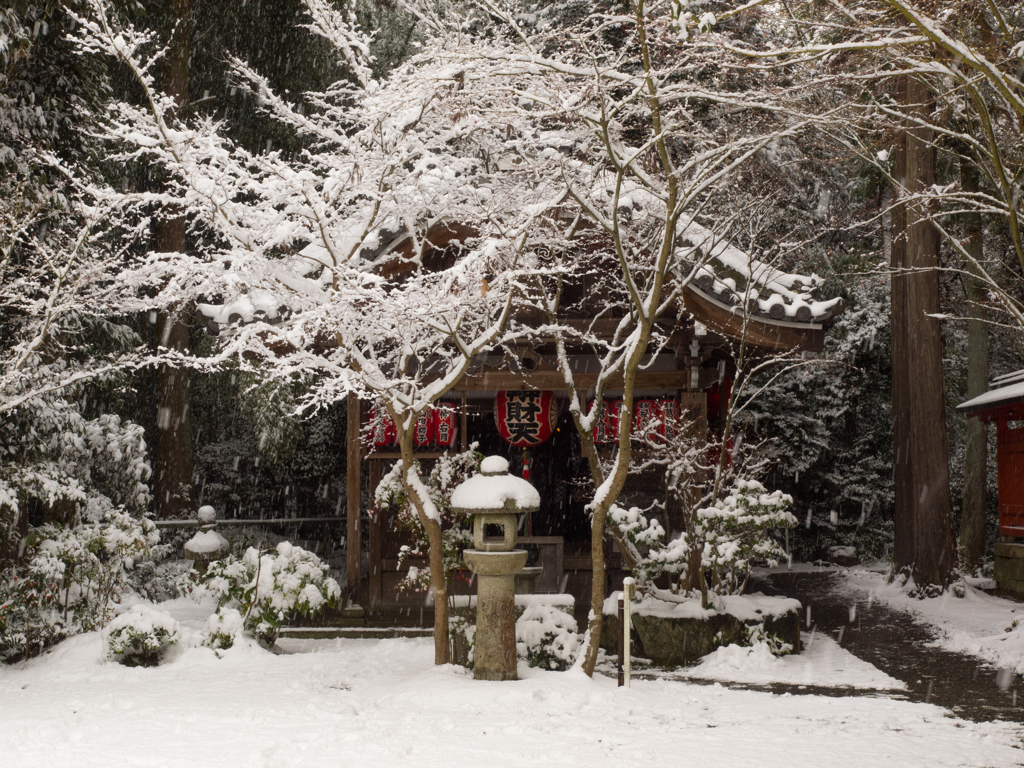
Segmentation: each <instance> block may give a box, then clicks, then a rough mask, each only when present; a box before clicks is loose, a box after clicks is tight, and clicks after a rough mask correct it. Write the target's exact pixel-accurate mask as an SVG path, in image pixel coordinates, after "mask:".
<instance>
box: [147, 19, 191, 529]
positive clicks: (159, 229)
mask: <svg viewBox="0 0 1024 768" xmlns="http://www.w3.org/2000/svg"><path fill="white" fill-rule="evenodd" d="M167 13H168V17H169V20H170V24H171V25H172V28H173V32H172V35H171V42H170V45H169V47H168V50H167V54H166V58H165V60H164V61H165V64H164V69H163V71H162V87H163V90H164V92H165V93H167V94H168V95H170V96H172V97H173V98H174V102H175V104H176V105H177V106H178V107H179V108H180V107H183V106H185V105H186V104H187V103H188V63H189V55H190V53H191V37H192V34H191V32H192V23H191V22H192V0H170V2H169V3H168V8H167ZM169 117H173V115H171V116H169ZM168 214H169V216H170V218H163V219H160V220H158V221H157V223H156V225H155V231H154V243H153V246H154V249H155V250H156V251H157V252H159V253H182V252H184V250H185V227H186V223H185V218H184V216H174V215H173V214H174V210H173V209H171V210H170V211H168ZM188 314H189V313H188V311H187V310H186V309H185V308H182V307H177V308H172V309H170V310H168V311H166V312H161V313H160V314H159V316H158V319H157V328H156V332H157V344H158V345H160V346H163V347H166V348H167V349H169V350H172V351H175V352H183V351H184V350H185V349H186V348H187V347H188V324H189V323H188V320H189V319H188ZM190 374H191V371H190V370H189V369H188V368H183V367H173V366H170V365H161V366H160V368H159V369H158V371H157V377H158V380H157V396H156V407H157V419H156V425H157V443H156V457H155V465H156V471H155V472H154V479H153V495H154V501H155V505H156V510H155V511H156V516H157V518H160V519H164V518H171V517H182V516H185V515H191V514H192V512H193V511H194V510H193V509H192V506H193V503H192V501H193V500H192V476H193V472H194V457H193V452H192V416H191V413H190V407H189V385H190V379H191V375H190Z"/></svg>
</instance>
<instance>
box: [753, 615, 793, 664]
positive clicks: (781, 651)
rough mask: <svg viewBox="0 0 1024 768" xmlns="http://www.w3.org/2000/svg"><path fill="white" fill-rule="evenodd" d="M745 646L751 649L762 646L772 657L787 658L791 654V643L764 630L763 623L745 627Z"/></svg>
mask: <svg viewBox="0 0 1024 768" xmlns="http://www.w3.org/2000/svg"><path fill="white" fill-rule="evenodd" d="M747 645H749V646H750V647H751V648H757V647H759V646H764V647H765V648H767V649H768V652H769V653H771V655H772V656H787V655H789V654H791V653H792V652H793V646H792V644H791V643H787V642H786V641H785V640H783V639H781V638H780V637H779V636H778V635H776V634H775V633H773V632H768V631H767V630H765V628H764V624H763V623H761V624H754V625H752V626H749V627H747Z"/></svg>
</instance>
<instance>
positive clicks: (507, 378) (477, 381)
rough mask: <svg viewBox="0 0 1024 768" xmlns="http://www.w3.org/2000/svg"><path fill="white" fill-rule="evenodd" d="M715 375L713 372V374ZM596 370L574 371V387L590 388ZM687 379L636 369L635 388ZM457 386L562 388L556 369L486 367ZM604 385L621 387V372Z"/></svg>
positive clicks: (679, 384) (670, 385)
mask: <svg viewBox="0 0 1024 768" xmlns="http://www.w3.org/2000/svg"><path fill="white" fill-rule="evenodd" d="M716 375H717V374H716ZM597 376H598V375H597V373H577V374H575V377H574V378H575V381H576V387H577V388H578V389H581V390H590V389H593V388H594V386H595V385H596V384H597ZM688 379H689V372H688V371H637V374H636V384H635V387H636V388H637V389H685V388H686V386H687V382H688ZM459 388H460V389H463V390H465V391H467V392H490V391H497V390H509V389H542V390H564V389H565V379H564V378H563V377H562V374H561V373H560V372H559V371H557V370H550V371H530V372H529V373H521V372H513V371H486V372H484V373H475V374H466V376H464V377H463V378H462V380H461V381H460V382H459ZM606 389H622V376H615V377H612V378H611V379H609V380H608V383H607V385H606Z"/></svg>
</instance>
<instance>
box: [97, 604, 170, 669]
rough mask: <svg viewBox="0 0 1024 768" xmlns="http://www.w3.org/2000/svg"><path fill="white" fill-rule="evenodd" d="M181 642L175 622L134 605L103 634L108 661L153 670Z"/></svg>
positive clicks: (108, 626)
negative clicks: (173, 646)
mask: <svg viewBox="0 0 1024 768" xmlns="http://www.w3.org/2000/svg"><path fill="white" fill-rule="evenodd" d="M180 639H181V632H180V631H179V629H178V622H176V621H175V620H174V619H172V618H171V617H170V616H168V615H167V614H166V613H161V612H160V611H157V610H154V609H153V608H150V607H149V606H147V605H143V604H142V603H139V604H136V605H133V606H132V607H131V608H130V609H129V610H127V611H126V612H125V613H122V614H121V615H120V616H118V617H117V618H116V619H114V620H113V621H111V622H110V624H108V625H107V627H106V628H105V629H104V630H103V640H104V643H105V645H106V646H107V655H108V657H110V658H112V659H114V660H115V661H118V662H120V663H121V664H124V665H125V666H127V667H155V666H156V665H157V664H159V663H160V660H161V658H162V657H163V655H164V653H165V652H166V651H167V649H168V648H169V647H170V646H171V645H173V644H175V643H177V642H178V641H179V640H180Z"/></svg>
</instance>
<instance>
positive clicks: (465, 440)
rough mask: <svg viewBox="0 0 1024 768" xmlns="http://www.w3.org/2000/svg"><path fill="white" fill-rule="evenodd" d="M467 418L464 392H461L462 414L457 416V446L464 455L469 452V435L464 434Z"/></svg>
mask: <svg viewBox="0 0 1024 768" xmlns="http://www.w3.org/2000/svg"><path fill="white" fill-rule="evenodd" d="M467 420H468V416H467V414H466V392H465V390H463V392H462V413H461V414H460V415H459V433H460V434H459V446H460V447H461V448H462V452H463V453H465V452H466V451H467V450H469V435H468V434H466V422H467Z"/></svg>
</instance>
